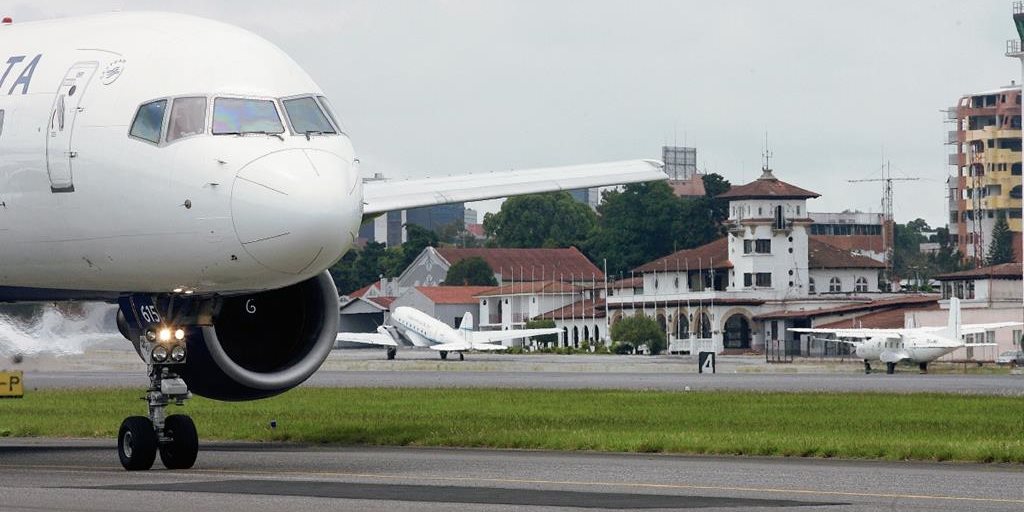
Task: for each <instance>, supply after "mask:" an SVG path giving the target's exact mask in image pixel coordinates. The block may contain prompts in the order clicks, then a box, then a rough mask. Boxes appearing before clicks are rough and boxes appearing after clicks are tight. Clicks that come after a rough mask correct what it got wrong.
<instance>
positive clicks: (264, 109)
mask: <svg viewBox="0 0 1024 512" xmlns="http://www.w3.org/2000/svg"><path fill="white" fill-rule="evenodd" d="M246 133H268V134H278V133H284V125H282V124H281V117H280V116H278V114H277V107H275V106H274V102H273V101H271V100H250V99H245V98H217V99H215V100H213V134H214V135H242V134H246Z"/></svg>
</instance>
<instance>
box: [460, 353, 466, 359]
mask: <svg viewBox="0 0 1024 512" xmlns="http://www.w3.org/2000/svg"><path fill="white" fill-rule="evenodd" d="M465 360H466V354H463V353H462V352H459V361H465Z"/></svg>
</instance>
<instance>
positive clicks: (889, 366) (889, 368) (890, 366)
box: [885, 363, 896, 375]
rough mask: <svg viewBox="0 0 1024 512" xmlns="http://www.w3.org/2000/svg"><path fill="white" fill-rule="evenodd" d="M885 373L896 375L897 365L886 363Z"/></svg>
mask: <svg viewBox="0 0 1024 512" xmlns="http://www.w3.org/2000/svg"><path fill="white" fill-rule="evenodd" d="M885 373H887V374H889V375H892V374H894V373H896V363H885Z"/></svg>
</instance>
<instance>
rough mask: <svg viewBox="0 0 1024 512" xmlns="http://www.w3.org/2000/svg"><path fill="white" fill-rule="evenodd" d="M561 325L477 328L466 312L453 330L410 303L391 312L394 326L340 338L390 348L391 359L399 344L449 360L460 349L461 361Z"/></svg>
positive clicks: (553, 331)
mask: <svg viewBox="0 0 1024 512" xmlns="http://www.w3.org/2000/svg"><path fill="white" fill-rule="evenodd" d="M559 332H561V329H558V328H554V327H552V328H545V329H510V330H507V331H474V330H473V314H472V313H466V315H465V316H463V317H462V321H461V322H460V323H459V328H458V329H452V328H451V327H449V326H448V325H447V324H445V323H444V322H442V321H440V320H438V319H436V318H434V317H432V316H430V315H428V314H426V313H424V312H422V311H420V310H418V309H416V308H410V307H407V306H401V307H398V308H395V311H394V312H393V313H391V325H382V326H380V327H377V332H339V333H338V336H337V341H347V342H350V343H363V344H367V345H378V346H382V347H386V348H387V355H388V359H394V358H395V354H397V352H398V346H399V344H404V345H407V346H414V347H430V348H431V349H432V350H436V351H438V352H440V353H441V359H448V353H449V352H458V353H459V360H462V359H464V358H465V356H464V353H465V352H471V351H495V350H506V349H507V348H508V347H506V346H504V345H501V344H496V342H500V341H504V340H514V339H518V338H528V337H530V336H543V335H545V334H557V333H559Z"/></svg>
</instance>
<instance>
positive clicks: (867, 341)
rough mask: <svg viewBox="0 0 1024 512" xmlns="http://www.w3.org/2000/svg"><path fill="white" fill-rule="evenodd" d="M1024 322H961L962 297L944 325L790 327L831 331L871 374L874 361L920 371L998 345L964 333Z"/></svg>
mask: <svg viewBox="0 0 1024 512" xmlns="http://www.w3.org/2000/svg"><path fill="white" fill-rule="evenodd" d="M1018 325H1024V323H1022V322H1000V323H991V324H967V325H963V324H961V320H960V299H957V298H956V297H954V298H952V299H950V300H949V319H948V320H947V322H946V325H945V326H944V327H909V328H904V329H806V328H795V329H789V330H790V331H793V332H798V333H806V334H831V335H833V336H835V337H836V338H837V339H836V340H835V341H838V342H840V343H847V344H850V345H853V347H854V353H855V354H857V357H859V358H861V359H863V360H864V372H865V373H871V361H881V362H883V363H885V370H886V373H889V374H892V373H895V371H896V364H897V363H904V362H905V363H917V364H918V367H919V368H920V369H921V373H925V372H927V371H928V363H930V362H932V361H934V360H936V359H938V358H940V357H942V356H944V355H946V354H948V353H950V352H952V351H954V350H956V349H958V348H964V347H985V346H995V344H994V343H970V344H968V343H965V342H964V339H963V336H964V335H965V334H980V333H984V332H987V331H993V330H996V329H1002V328H1005V327H1016V326H1018Z"/></svg>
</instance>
